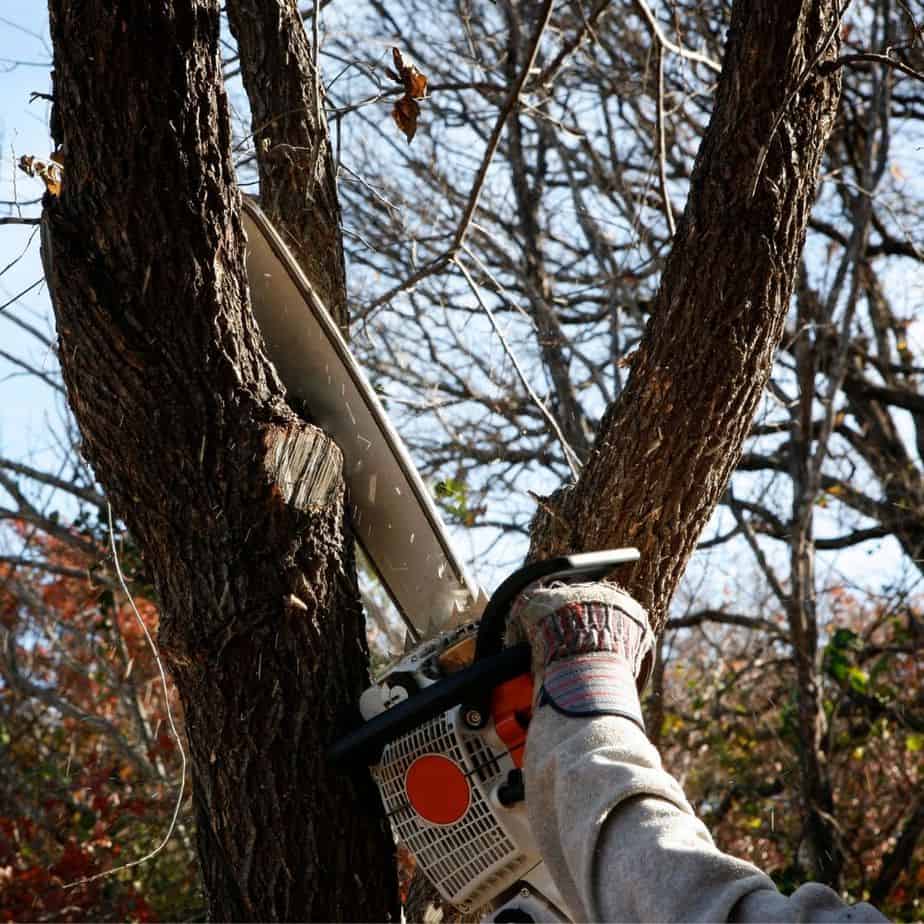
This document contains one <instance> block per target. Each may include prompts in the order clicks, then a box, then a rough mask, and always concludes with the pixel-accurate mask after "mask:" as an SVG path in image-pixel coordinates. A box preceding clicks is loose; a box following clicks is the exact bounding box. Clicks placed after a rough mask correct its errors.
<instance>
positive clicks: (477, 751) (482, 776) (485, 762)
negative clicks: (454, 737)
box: [465, 737, 501, 783]
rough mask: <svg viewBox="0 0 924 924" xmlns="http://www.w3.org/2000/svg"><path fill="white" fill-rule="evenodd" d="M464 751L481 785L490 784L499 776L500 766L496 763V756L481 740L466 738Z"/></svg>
mask: <svg viewBox="0 0 924 924" xmlns="http://www.w3.org/2000/svg"><path fill="white" fill-rule="evenodd" d="M465 750H466V751H468V757H469V760H470V761H471V765H472V770H473V771H474V773H475V776H476V777H478V779H479V780H481V782H482V783H490V782H493V781H494V780H496V779H497V778H498V777H499V776H500V775H501V768H500V764H499V763H498V762H497V756H496V755H495V754H494V752H493V751H492V750H491V749H490V748H489V747H488V746H487V745H486V744H485V743H484V742H483V741H482V740H481V738H476V737H472V738H466V739H465Z"/></svg>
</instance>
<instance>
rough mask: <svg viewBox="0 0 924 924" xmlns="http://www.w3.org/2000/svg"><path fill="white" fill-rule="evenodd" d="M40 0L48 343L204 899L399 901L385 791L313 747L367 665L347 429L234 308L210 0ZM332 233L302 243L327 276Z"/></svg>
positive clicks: (228, 195) (321, 915) (362, 914)
mask: <svg viewBox="0 0 924 924" xmlns="http://www.w3.org/2000/svg"><path fill="white" fill-rule="evenodd" d="M264 5H265V6H272V5H273V4H264ZM49 6H50V15H51V35H52V41H53V44H54V65H55V72H54V99H55V103H54V113H53V126H52V129H53V134H54V136H55V140H56V141H57V142H58V144H59V145H61V146H62V147H63V150H64V155H65V158H66V164H67V166H66V170H67V179H66V182H65V184H64V188H63V191H62V194H61V197H60V199H58V200H50V199H49V200H48V201H46V209H45V216H44V221H45V225H46V230H47V231H48V232H49V233H48V234H47V236H46V247H45V258H46V266H47V269H48V274H49V284H50V287H51V291H52V295H53V301H54V307H55V314H56V319H57V326H58V335H59V338H60V359H61V365H62V369H63V373H64V378H65V381H66V384H67V389H68V395H69V400H70V403H71V406H72V408H73V411H74V414H75V416H76V418H77V421H78V424H79V426H80V430H81V433H82V436H83V451H84V454H85V455H86V457H87V458H88V459H89V460H90V461H91V462H92V464H93V466H94V469H95V472H96V474H97V477H98V478H99V480H100V481H101V483H102V484H103V485H104V486H105V487H106V489H107V491H108V492H109V496H110V497H111V498H112V501H113V504H114V507H115V509H116V511H117V512H118V513H120V514H121V515H122V516H123V517H124V518H125V520H126V522H127V523H128V525H129V527H130V529H131V530H132V532H133V533H134V535H135V536H136V537H137V539H138V540H139V542H140V544H141V547H142V548H143V550H144V553H145V557H146V561H147V563H148V566H149V567H150V569H151V572H152V574H153V577H154V580H155V584H156V587H157V590H158V594H159V597H160V603H161V613H162V615H161V627H160V636H159V638H160V645H161V650H162V652H163V653H164V655H165V656H166V657H167V659H168V661H169V664H170V668H171V673H172V675H173V677H174V680H175V682H176V685H177V688H178V690H179V692H180V696H181V698H182V703H183V709H184V716H185V722H186V729H187V733H188V740H189V747H190V752H191V755H190V756H191V765H192V778H193V799H194V804H195V809H196V815H197V822H198V839H199V851H200V857H201V861H202V866H203V872H204V878H205V885H206V890H207V894H208V900H209V906H210V913H211V916H212V917H213V918H216V919H220V920H282V919H301V920H307V919H323V920H370V919H373V920H384V919H388V918H389V917H394V915H395V912H396V907H397V906H396V892H395V882H394V865H393V860H392V842H391V838H390V835H389V834H388V831H387V828H386V826H385V824H384V822H383V820H382V817H381V808H380V804H379V801H378V798H377V796H376V794H375V793H374V791H373V789H372V786H371V783H370V782H369V781H368V780H367V779H365V778H364V777H361V778H358V779H356V780H350V779H348V778H346V777H344V776H343V775H340V774H334V773H331V772H329V771H328V769H327V767H326V766H325V763H324V758H323V751H324V746H325V744H326V743H327V742H328V741H329V740H330V738H331V736H332V735H333V734H334V733H335V729H336V728H337V727H338V726H341V727H342V721H343V717H344V712H345V709H346V708H347V706H348V705H349V704H352V703H353V702H355V699H356V697H357V696H358V693H359V691H360V690H361V688H362V686H363V683H364V680H365V670H366V650H365V642H364V629H363V618H362V612H361V609H360V607H359V605H358V602H357V599H358V597H357V591H356V586H355V569H354V564H353V561H352V544H351V542H349V541H348V534H347V532H346V530H345V526H344V493H343V484H342V480H341V477H340V471H339V465H340V458H339V452H338V450H337V449H336V447H335V446H333V445H332V444H331V443H330V441H329V440H328V439H327V437H326V436H325V435H324V434H323V433H321V432H320V431H319V430H317V429H315V428H314V427H311V426H309V425H308V424H306V423H305V422H304V421H303V420H301V419H299V417H297V416H296V415H295V414H294V413H293V411H292V410H291V408H290V407H289V406H288V405H287V403H286V400H285V395H284V390H283V388H282V386H281V384H280V383H279V381H278V379H277V378H276V375H275V372H274V370H273V368H272V366H271V364H270V363H269V361H268V360H267V358H266V356H265V353H264V350H263V346H262V340H261V337H260V335H259V331H258V330H257V328H256V325H255V322H254V319H253V316H252V313H251V310H250V302H249V293H248V288H247V282H246V274H245V269H244V262H243V255H244V235H243V231H242V226H241V220H240V208H239V207H240V200H239V193H238V191H237V187H236V185H235V180H234V173H233V166H232V163H231V158H230V127H229V121H228V112H227V101H226V98H225V95H224V92H223V90H222V87H221V77H220V61H219V54H218V36H219V4H218V2H217V0H158V2H156V3H151V4H143V5H138V4H134V3H130V2H128V0H50V4H49ZM326 230H327V231H329V229H326ZM323 236H324V235H323V234H319V238H318V239H319V240H320V238H321V237H323ZM327 236H328V241H327V243H325V244H321V243H318V244H317V251H315V250H314V249H313V248H314V247H315V241H314V239H312V238H311V237H309V238H307V240H308V245H307V246H306V248H305V253H303V254H300V256H302V257H303V259H304V261H305V262H306V264H307V265H309V266H310V265H313V264H312V260H317V261H318V265H321V264H323V266H324V267H325V268H326V270H327V271H328V273H329V276H330V278H331V279H333V280H337V279H338V278H340V276H338V274H342V258H341V257H340V256H339V252H338V251H337V248H336V246H333V245H332V244H330V242H329V234H328V235H327ZM321 253H323V254H324V257H323V259H322V258H321V257H319V256H318V254H321ZM328 261H330V262H328ZM338 261H340V262H338ZM336 284H337V283H336V282H335V283H331V285H332V286H334V285H336ZM320 285H321V286H322V287H323V282H321V283H320Z"/></svg>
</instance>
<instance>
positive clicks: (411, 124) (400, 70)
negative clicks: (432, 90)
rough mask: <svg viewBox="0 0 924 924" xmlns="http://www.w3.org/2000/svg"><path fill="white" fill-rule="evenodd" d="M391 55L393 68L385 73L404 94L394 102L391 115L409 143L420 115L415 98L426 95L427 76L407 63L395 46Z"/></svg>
mask: <svg viewBox="0 0 924 924" xmlns="http://www.w3.org/2000/svg"><path fill="white" fill-rule="evenodd" d="M391 56H392V59H393V61H394V63H395V70H392V69H391V68H388V67H387V68H385V73H386V75H387V76H388V78H389V79H390V80H393V81H394V82H395V83H397V84H400V85H401V87H402V88H403V89H404V95H403V96H402V97H401V98H400V99H399V100H397V102H396V103H395V105H394V108H393V109H392V110H391V115H392V118H393V119H394V120H395V124H396V125H397V126H398V128H400V129H401V131H402V132H404V136H405V137H406V138H407V140H408V143H410V141H411V139H412V138H413V137H414V135H415V134H416V133H417V119H418V117H419V116H420V106H419V105H418V104H417V100H419V99H424V98H425V97H426V95H427V78H426V77H425V76H424V75H423V74H422V73H421V72H420V71H419V70H417V68H416V67H414V65H413V64H408V63H407V62H406V61H405V60H404V57H403V56H402V54H401V52H400V51H399V50H398V49H397V48H392V50H391Z"/></svg>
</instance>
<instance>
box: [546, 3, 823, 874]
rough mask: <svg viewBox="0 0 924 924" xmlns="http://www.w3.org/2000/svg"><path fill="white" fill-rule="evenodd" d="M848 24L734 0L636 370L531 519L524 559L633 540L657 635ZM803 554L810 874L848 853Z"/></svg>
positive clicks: (788, 246)
mask: <svg viewBox="0 0 924 924" xmlns="http://www.w3.org/2000/svg"><path fill="white" fill-rule="evenodd" d="M838 18H839V13H838V4H837V3H836V2H834V0H813V2H809V3H804V2H796V0H785V2H778V0H751V2H744V0H739V2H736V3H735V4H734V6H733V9H732V21H731V28H730V31H729V36H728V41H727V44H726V49H725V59H724V63H723V69H722V76H721V78H720V81H719V86H718V89H717V94H716V102H715V109H714V111H713V115H712V119H711V121H710V124H709V128H708V130H707V132H706V135H705V137H704V139H703V143H702V146H701V147H700V151H699V154H698V156H697V160H696V164H695V167H694V170H693V174H692V178H691V184H690V196H689V199H688V201H687V206H686V210H685V212H684V215H683V218H682V220H681V221H680V223H679V225H678V228H677V235H676V239H675V243H674V246H673V249H672V250H671V254H670V257H669V258H668V261H667V264H666V266H665V270H664V274H663V277H662V280H661V286H660V289H659V291H658V295H657V298H656V300H655V303H654V306H653V310H652V316H651V319H650V321H649V324H648V326H647V328H646V330H645V333H644V336H643V338H642V341H641V344H640V346H639V349H638V352H637V353H636V354H635V357H634V361H633V363H632V372H631V375H630V377H629V381H628V383H627V385H626V388H625V390H624V391H623V393H622V394H621V395H620V397H619V399H618V400H617V401H616V402H615V403H614V404H613V405H612V406H611V407H610V408H609V409H608V410H607V412H606V414H605V416H604V418H603V420H602V422H601V425H600V429H599V432H598V435H597V439H596V443H595V446H594V450H593V452H592V453H591V456H590V458H589V460H588V463H587V465H586V467H585V468H584V470H583V472H582V474H581V476H580V478H579V480H578V482H577V484H576V485H574V486H573V487H571V488H568V489H565V490H564V491H561V492H559V494H558V495H557V496H555V497H553V498H550V499H549V501H548V503H547V504H546V505H545V506H544V507H542V508H541V509H540V511H539V513H538V515H537V517H536V519H535V521H534V525H533V534H532V535H533V541H532V547H531V555H532V556H540V555H543V554H549V553H555V552H562V551H573V550H578V549H596V548H606V547H608V546H615V545H636V546H638V547H639V548H640V550H641V553H642V558H641V561H640V563H639V564H638V565H637V566H635V567H634V569H633V572H632V573H631V575H630V576H629V577H628V581H627V583H628V585H629V587H630V589H631V590H632V591H633V592H634V593H635V594H636V596H638V597H639V598H640V599H641V600H642V601H643V602H644V603H645V604H646V606H648V608H649V611H650V613H651V618H652V622H653V624H654V628H655V629H656V631H660V630H661V629H662V628H663V626H664V623H665V621H666V618H667V608H668V605H669V603H670V599H671V596H672V594H673V592H674V590H675V589H676V586H677V583H678V582H679V580H680V577H681V575H682V574H683V571H684V569H685V567H686V564H687V561H688V559H689V557H690V555H691V554H692V552H693V550H694V548H695V546H696V542H697V539H698V537H699V535H700V533H701V531H702V529H703V527H704V526H705V525H706V522H707V521H708V519H709V517H710V516H711V514H712V512H713V510H714V508H715V505H716V504H717V503H718V501H719V499H720V498H721V496H722V494H723V492H724V491H725V487H726V484H727V482H728V479H729V476H730V475H731V472H732V471H733V469H734V468H735V465H736V464H737V462H738V459H739V457H740V455H741V448H742V443H743V440H744V438H745V436H746V435H747V433H748V430H749V428H750V426H751V420H752V418H753V415H754V411H755V409H756V406H757V402H758V399H759V398H760V395H761V393H762V392H763V389H764V387H765V385H766V382H767V379H768V377H769V375H770V371H771V367H772V363H773V356H774V353H775V351H776V348H777V346H778V345H779V341H780V337H781V336H782V333H783V326H784V320H785V317H786V313H787V311H788V309H789V301H790V296H791V294H792V291H793V286H794V282H795V278H796V273H797V270H798V267H799V258H800V255H801V252H802V247H803V243H804V240H805V231H806V224H807V221H808V217H809V213H810V211H811V208H812V204H813V201H814V198H815V187H816V182H817V176H818V168H819V165H820V163H821V156H822V152H823V151H824V147H825V144H826V142H827V139H828V136H829V134H830V132H831V129H832V127H833V124H834V117H835V113H836V109H837V104H838V99H839V93H840V85H839V82H838V81H837V80H836V79H831V77H825V76H822V74H821V72H820V71H819V67H818V66H819V65H820V64H822V63H823V62H825V61H827V60H829V59H831V58H833V57H836V56H837V50H838V47H839V28H838ZM796 557H797V559H798V562H797V563H798V565H799V568H798V569H797V570H796V571H794V580H793V587H792V588H791V591H790V593H791V601H790V603H791V605H790V606H789V610H790V615H791V617H792V620H793V625H794V627H795V629H794V632H795V636H796V637H794V640H793V641H794V646H795V649H796V651H797V667H798V669H799V678H800V683H799V688H798V690H797V698H798V700H799V715H800V719H801V721H802V724H803V726H804V730H805V738H804V742H805V743H804V753H803V754H802V755H801V759H800V766H801V770H802V776H803V787H802V789H803V793H804V795H805V804H804V806H803V812H804V830H805V837H806V841H807V843H808V844H809V845H810V847H811V854H812V856H813V857H814V858H815V861H816V868H815V870H814V871H813V872H814V874H815V875H816V876H818V877H819V878H821V879H824V880H828V881H830V882H832V884H836V882H837V878H838V874H839V870H840V851H839V849H837V846H836V838H835V832H834V831H833V830H832V828H831V825H830V824H829V823H828V819H829V818H830V810H831V806H832V803H831V792H830V787H829V785H828V782H827V776H826V774H825V772H824V768H823V766H822V764H821V761H822V760H823V752H822V751H821V749H820V747H819V746H818V744H819V743H818V740H817V738H818V734H817V732H818V729H819V728H820V727H821V726H820V715H821V713H820V704H819V702H818V701H817V697H818V691H817V688H816V686H815V683H814V680H813V678H814V676H815V671H814V665H813V663H811V660H810V659H811V657H812V655H814V652H815V650H816V647H817V646H816V642H815V639H814V637H806V638H802V637H801V635H802V634H805V633H809V634H810V633H811V632H812V631H813V628H812V627H813V626H814V621H813V620H809V624H808V625H806V626H803V622H802V621H800V619H799V617H800V616H802V615H803V614H804V611H805V607H806V605H807V603H806V595H807V593H808V588H809V587H810V586H811V579H812V569H811V559H810V556H808V555H806V554H803V555H800V556H796ZM806 619H808V617H806ZM803 621H804V620H803ZM800 627H801V628H800ZM806 652H808V653H809V654H808V655H806ZM806 658H809V660H806Z"/></svg>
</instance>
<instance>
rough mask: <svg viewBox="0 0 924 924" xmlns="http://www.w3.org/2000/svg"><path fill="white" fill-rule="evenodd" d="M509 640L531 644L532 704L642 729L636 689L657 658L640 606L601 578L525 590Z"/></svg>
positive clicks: (513, 617) (517, 604) (640, 687)
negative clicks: (617, 718) (617, 719)
mask: <svg viewBox="0 0 924 924" xmlns="http://www.w3.org/2000/svg"><path fill="white" fill-rule="evenodd" d="M507 625H508V632H507V643H508V644H513V643H516V642H518V641H522V640H524V639H525V640H526V641H528V642H529V644H530V647H531V649H532V672H533V685H534V688H535V689H536V690H537V691H538V698H537V703H536V705H537V707H541V706H543V705H546V704H551V705H552V706H553V707H554V708H555V709H557V710H558V711H559V712H563V713H565V714H566V715H580V716H591V715H622V716H625V717H626V718H629V719H632V720H633V721H634V722H636V723H637V724H638V725H639V726H641V727H642V729H643V730H644V725H643V722H642V710H641V705H640V704H639V698H638V697H639V693H640V692H641V691H642V690H643V689H644V687H645V684H646V683H647V681H648V677H649V676H650V674H651V666H652V664H653V661H654V645H655V637H654V633H653V632H652V631H651V628H650V626H649V623H648V615H647V614H646V612H645V610H644V609H643V608H642V607H641V606H640V605H639V604H638V603H637V602H636V601H635V600H634V599H633V598H632V597H630V596H629V594H628V593H626V592H625V591H624V590H622V589H621V588H619V587H617V586H616V585H614V584H605V583H602V582H598V583H593V584H559V585H557V586H552V587H544V588H540V589H539V590H534V591H526V592H525V593H523V594H521V595H520V596H519V597H518V598H517V600H516V601H515V603H514V605H513V608H512V610H511V614H510V619H509V620H508V621H507Z"/></svg>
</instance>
